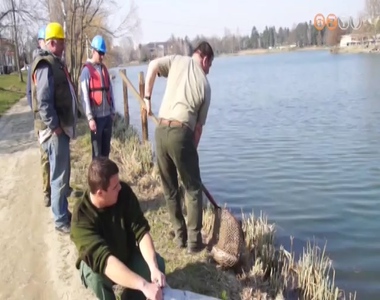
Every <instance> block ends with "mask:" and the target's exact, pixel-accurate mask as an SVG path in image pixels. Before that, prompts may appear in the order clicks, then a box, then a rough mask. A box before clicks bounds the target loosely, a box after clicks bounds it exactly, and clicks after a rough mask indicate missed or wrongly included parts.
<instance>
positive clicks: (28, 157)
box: [0, 99, 95, 300]
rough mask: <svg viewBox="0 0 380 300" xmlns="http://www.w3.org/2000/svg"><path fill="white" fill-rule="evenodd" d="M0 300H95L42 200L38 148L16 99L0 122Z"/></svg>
mask: <svg viewBox="0 0 380 300" xmlns="http://www.w3.org/2000/svg"><path fill="white" fill-rule="evenodd" d="M0 170H1V181H0V258H1V263H0V265H1V272H0V299H4V300H5V299H28V300H34V299H38V300H41V299H49V300H50V299H71V300H74V299H78V300H86V299H95V297H94V296H93V295H92V294H91V293H90V292H89V291H88V290H86V289H85V288H84V287H82V285H81V283H80V278H79V274H78V272H77V270H76V269H75V259H76V251H75V248H74V246H73V244H72V243H71V241H70V239H69V237H68V236H61V235H59V234H57V233H56V232H55V230H54V223H53V220H52V213H51V210H50V208H45V207H44V206H43V202H42V192H41V186H42V176H41V167H40V164H39V148H38V144H37V141H36V139H35V137H34V135H33V122H32V114H31V111H30V109H29V107H28V105H27V103H26V100H25V99H22V100H21V101H20V102H19V103H17V104H16V105H15V106H13V107H12V108H11V109H10V110H9V111H8V112H7V114H6V115H4V116H3V117H2V118H0Z"/></svg>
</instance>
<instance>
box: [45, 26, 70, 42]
mask: <svg viewBox="0 0 380 300" xmlns="http://www.w3.org/2000/svg"><path fill="white" fill-rule="evenodd" d="M64 38H65V33H64V31H63V28H62V26H61V24H59V23H57V22H53V23H49V24H48V25H47V26H46V29H45V40H46V41H47V40H51V39H64Z"/></svg>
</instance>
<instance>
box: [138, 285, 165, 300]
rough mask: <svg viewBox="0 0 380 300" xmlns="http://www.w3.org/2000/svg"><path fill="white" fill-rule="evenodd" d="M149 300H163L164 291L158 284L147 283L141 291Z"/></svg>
mask: <svg viewBox="0 0 380 300" xmlns="http://www.w3.org/2000/svg"><path fill="white" fill-rule="evenodd" d="M141 291H142V292H143V293H144V295H145V297H146V298H147V299H149V300H162V299H163V297H162V290H161V287H159V286H158V284H157V283H150V282H147V283H146V284H145V285H144V287H143V288H142V290H141Z"/></svg>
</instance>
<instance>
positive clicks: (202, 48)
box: [193, 41, 214, 59]
mask: <svg viewBox="0 0 380 300" xmlns="http://www.w3.org/2000/svg"><path fill="white" fill-rule="evenodd" d="M193 53H198V54H199V55H200V56H201V57H207V58H208V59H213V58H214V50H212V47H211V45H210V44H209V43H208V42H206V41H201V42H200V43H199V44H198V45H197V46H196V47H195V49H194V51H193Z"/></svg>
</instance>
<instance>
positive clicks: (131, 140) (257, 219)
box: [70, 118, 355, 300]
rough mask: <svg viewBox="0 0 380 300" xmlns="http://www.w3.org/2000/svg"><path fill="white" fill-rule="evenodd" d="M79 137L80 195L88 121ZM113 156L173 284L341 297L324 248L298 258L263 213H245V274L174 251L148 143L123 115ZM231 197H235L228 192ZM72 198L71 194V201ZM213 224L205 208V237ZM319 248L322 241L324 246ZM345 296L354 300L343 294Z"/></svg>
mask: <svg viewBox="0 0 380 300" xmlns="http://www.w3.org/2000/svg"><path fill="white" fill-rule="evenodd" d="M80 132H81V134H80V137H79V138H78V139H77V140H76V141H75V142H74V143H73V144H72V160H73V161H72V167H73V170H72V181H73V182H72V186H73V187H74V188H75V190H76V193H74V195H75V194H76V195H78V194H80V193H81V192H80V191H81V190H83V187H85V186H86V182H85V181H86V178H85V174H86V168H87V166H88V163H89V162H90V159H91V157H90V155H91V146H90V137H89V135H88V129H87V124H81V126H80ZM111 158H112V159H113V160H115V161H116V162H117V163H118V165H119V166H120V168H121V169H120V173H121V174H120V175H121V178H122V179H123V180H126V181H127V182H128V183H129V184H130V185H131V186H132V188H133V189H134V191H135V193H136V194H137V196H138V198H139V199H140V203H141V206H142V208H143V210H144V211H145V213H146V216H147V218H148V220H149V222H150V224H151V226H152V236H153V239H154V241H155V246H156V249H157V251H158V252H159V253H160V254H161V255H162V256H163V257H164V258H165V259H166V263H167V280H168V283H169V285H170V286H171V287H173V288H178V289H185V290H190V291H193V292H196V293H200V294H205V295H208V296H213V297H218V298H220V299H244V300H245V299H275V298H276V297H277V298H276V299H293V298H297V297H298V296H301V295H302V296H303V297H304V298H303V299H329V300H336V299H343V295H344V293H343V291H340V290H339V289H338V288H337V287H336V286H335V284H334V271H333V269H332V262H331V260H330V259H329V258H328V257H326V256H325V255H324V248H323V247H322V248H319V247H317V246H316V245H313V244H312V243H309V244H308V245H307V246H306V247H305V249H304V252H303V253H302V254H301V256H300V258H299V259H298V258H297V259H296V258H295V254H294V253H292V252H289V251H290V249H286V250H285V249H282V248H281V247H278V246H277V245H276V235H275V231H276V227H275V225H274V224H269V223H268V221H267V218H266V216H265V215H263V214H262V215H259V216H255V215H244V216H241V218H242V220H243V230H244V232H245V239H246V240H245V241H246V247H245V252H244V264H243V268H244V273H242V274H236V273H234V272H233V271H231V270H221V269H220V268H219V267H218V266H217V264H215V263H214V262H213V261H212V259H211V258H210V256H209V254H208V253H207V252H203V253H201V254H198V255H191V256H190V255H188V254H186V251H185V250H178V249H177V248H176V247H175V244H174V243H173V241H172V238H171V235H170V234H169V231H170V230H171V224H170V222H169V218H168V213H167V211H166V208H165V205H164V200H163V197H162V191H161V187H160V182H159V176H158V175H157V171H156V169H155V167H154V165H153V164H152V159H153V151H152V147H151V144H150V143H144V144H142V143H140V140H139V137H138V135H137V133H136V131H134V130H133V128H131V127H130V128H129V129H126V126H125V124H124V122H123V120H122V119H121V118H118V119H117V121H116V122H115V126H114V132H113V139H112V150H111ZM231 197H232V198H233V195H231ZM75 200H76V198H71V199H70V203H71V205H72V204H73V203H74V202H75ZM212 223H213V214H212V211H211V210H210V209H208V208H205V210H204V237H205V238H206V239H207V237H208V236H209V233H210V229H211V224H212ZM322 246H323V245H322ZM345 299H355V297H353V296H351V297H349V296H348V295H346V298H345Z"/></svg>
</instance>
